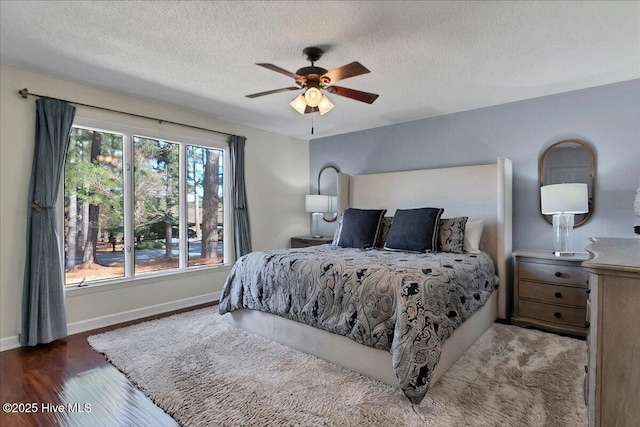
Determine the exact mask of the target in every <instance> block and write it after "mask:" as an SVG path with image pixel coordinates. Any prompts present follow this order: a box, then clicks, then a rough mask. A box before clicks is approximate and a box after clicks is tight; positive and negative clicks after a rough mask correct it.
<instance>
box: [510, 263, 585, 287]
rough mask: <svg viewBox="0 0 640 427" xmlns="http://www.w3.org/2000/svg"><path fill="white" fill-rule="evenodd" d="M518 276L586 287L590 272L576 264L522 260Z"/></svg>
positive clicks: (519, 264)
mask: <svg viewBox="0 0 640 427" xmlns="http://www.w3.org/2000/svg"><path fill="white" fill-rule="evenodd" d="M518 277H519V278H520V279H525V280H533V281H538V282H551V283H559V284H567V285H581V286H584V287H585V288H586V286H587V280H588V278H589V273H588V272H587V270H586V269H584V268H582V267H580V266H575V265H564V264H559V263H554V264H545V263H539V262H527V261H520V262H519V263H518Z"/></svg>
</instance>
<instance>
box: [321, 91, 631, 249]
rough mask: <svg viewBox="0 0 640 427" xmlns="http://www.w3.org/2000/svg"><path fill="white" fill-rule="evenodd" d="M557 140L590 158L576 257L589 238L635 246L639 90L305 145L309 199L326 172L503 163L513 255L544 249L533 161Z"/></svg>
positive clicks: (546, 241) (577, 94) (545, 100)
mask: <svg viewBox="0 0 640 427" xmlns="http://www.w3.org/2000/svg"><path fill="white" fill-rule="evenodd" d="M338 110H339V109H338V108H337V107H336V109H335V110H334V111H332V112H331V114H340V112H339V111H338ZM564 139H579V140H582V141H585V142H587V143H588V144H589V145H590V146H591V147H592V148H593V149H594V151H595V156H596V193H595V211H594V214H593V216H592V217H591V219H590V220H589V222H587V223H586V224H585V225H583V226H581V227H578V228H576V229H575V232H574V238H575V246H576V248H582V247H584V246H585V245H587V244H588V240H587V239H588V237H590V236H601V237H629V238H633V237H635V236H636V235H635V234H633V226H634V225H638V224H640V218H638V216H636V215H635V214H634V212H633V201H634V198H635V194H636V190H637V188H638V185H639V179H640V80H631V81H626V82H620V83H615V84H610V85H606V86H599V87H594V88H589V89H584V90H579V91H573V92H567V93H561V94H557V95H551V96H545V97H541V98H535V99H530V100H526V101H519V102H513V103H509V104H503V105H497V106H493V107H487V108H481V109H477V110H471V111H465V112H462V113H456V114H449V115H445V116H440V117H434V118H429V119H423V120H417V121H413V122H407V123H401V124H397V125H392V126H385V127H380V128H375V129H369V130H365V131H359V132H353V133H348V134H343V135H338V136H333V137H327V138H321V139H316V140H313V141H311V143H310V149H309V161H310V174H311V175H310V178H311V179H310V182H311V183H312V186H313V187H312V188H311V191H315V190H316V188H315V183H316V182H317V173H318V171H319V169H320V168H321V167H322V166H323V165H325V164H327V163H331V164H336V165H338V166H339V167H340V169H341V170H342V171H343V172H345V173H348V174H352V175H355V174H366V173H377V172H389V171H398V170H411V169H424V168H437V167H448V166H458V165H474V164H485V163H493V162H495V160H496V158H497V157H499V156H503V157H508V158H510V159H511V160H512V162H513V171H514V182H513V189H514V194H513V202H514V206H513V211H514V221H513V226H514V230H513V231H514V233H513V235H514V241H513V247H514V249H519V248H528V249H549V248H551V242H552V235H551V233H552V229H551V225H549V224H548V223H547V222H545V221H544V219H543V218H542V216H541V215H540V211H539V209H540V205H539V203H540V202H539V187H538V160H539V158H540V156H541V155H542V153H543V151H544V150H545V149H546V148H547V147H549V146H550V145H551V144H553V143H555V142H557V141H561V140H564ZM470 216H473V213H471V212H470ZM332 230H333V224H323V231H324V234H329V233H332Z"/></svg>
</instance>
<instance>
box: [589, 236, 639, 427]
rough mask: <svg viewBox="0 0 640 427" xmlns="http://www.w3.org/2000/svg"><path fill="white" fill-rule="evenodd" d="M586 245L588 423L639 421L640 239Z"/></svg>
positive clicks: (632, 423) (634, 423)
mask: <svg viewBox="0 0 640 427" xmlns="http://www.w3.org/2000/svg"><path fill="white" fill-rule="evenodd" d="M593 241H594V242H593V243H592V244H591V245H589V246H587V248H586V249H587V250H588V251H589V252H591V253H592V254H593V258H592V259H590V260H589V261H586V262H584V263H583V264H582V265H583V266H584V267H585V268H587V269H588V270H589V286H590V289H591V293H590V294H589V322H590V324H591V327H590V329H589V336H588V339H587V343H588V344H587V348H588V353H589V357H588V367H587V382H586V389H587V401H588V414H589V426H590V427H591V426H596V427H599V426H602V427H609V426H615V427H625V426H629V427H631V426H638V425H639V423H640V239H600V238H598V239H593Z"/></svg>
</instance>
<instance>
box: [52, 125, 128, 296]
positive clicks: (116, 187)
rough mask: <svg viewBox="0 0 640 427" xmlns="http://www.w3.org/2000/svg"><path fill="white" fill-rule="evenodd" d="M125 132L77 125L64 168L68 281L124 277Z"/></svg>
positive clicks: (66, 274) (76, 283)
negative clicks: (123, 156)
mask: <svg viewBox="0 0 640 427" xmlns="http://www.w3.org/2000/svg"><path fill="white" fill-rule="evenodd" d="M122 143H123V136H122V135H119V134H113V133H109V132H101V131H97V130H92V129H83V128H77V127H73V128H72V129H71V138H70V143H69V152H68V154H67V160H66V163H65V169H64V242H65V284H66V285H78V284H83V283H85V282H91V281H95V280H102V279H111V278H115V277H122V276H124V252H123V237H124V235H123V233H124V215H123V206H124V204H123V201H124V197H123V175H122Z"/></svg>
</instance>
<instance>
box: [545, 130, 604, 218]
mask: <svg viewBox="0 0 640 427" xmlns="http://www.w3.org/2000/svg"><path fill="white" fill-rule="evenodd" d="M595 170H596V168H595V156H594V154H593V150H592V149H591V147H589V146H588V145H587V144H586V143H585V142H582V141H578V140H565V141H560V142H556V143H555V144H553V145H551V146H550V147H549V148H547V149H546V150H545V151H544V153H543V154H542V157H541V158H540V186H543V185H550V184H563V183H572V182H580V183H585V184H587V187H588V191H589V212H587V213H585V214H577V215H576V216H575V219H574V221H575V225H574V227H578V226H580V225H582V224H584V223H585V222H587V220H588V219H589V218H590V217H591V215H592V214H593V206H594V204H593V200H594V192H595ZM542 216H543V217H544V219H545V220H546V221H547V222H548V223H549V224H553V219H552V218H553V217H552V216H551V215H544V214H543V215H542Z"/></svg>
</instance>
